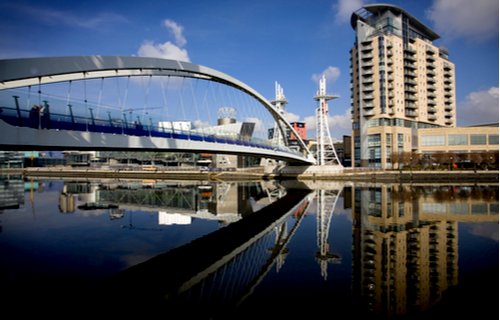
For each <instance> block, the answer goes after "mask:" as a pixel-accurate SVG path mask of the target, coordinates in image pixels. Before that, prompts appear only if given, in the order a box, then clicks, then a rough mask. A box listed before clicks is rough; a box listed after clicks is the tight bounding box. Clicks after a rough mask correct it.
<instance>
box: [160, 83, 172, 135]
mask: <svg viewBox="0 0 500 320" xmlns="http://www.w3.org/2000/svg"><path fill="white" fill-rule="evenodd" d="M169 81H170V76H168V78H167V90H168V83H169ZM160 83H161V92H162V94H163V106H162V108H161V112H160V120H163V109H164V108H165V111H167V94H166V92H165V91H166V90H165V88H164V86H163V77H160ZM166 117H167V118H168V112H167V116H166ZM162 128H163V131H165V126H164V125H162ZM158 129H159V128H158Z"/></svg>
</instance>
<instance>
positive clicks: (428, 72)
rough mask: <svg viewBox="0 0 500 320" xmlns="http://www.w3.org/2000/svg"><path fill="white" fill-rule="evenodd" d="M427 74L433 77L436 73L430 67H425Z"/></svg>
mask: <svg viewBox="0 0 500 320" xmlns="http://www.w3.org/2000/svg"><path fill="white" fill-rule="evenodd" d="M427 75H428V76H433V77H435V76H436V75H437V73H435V72H434V71H432V70H431V69H427Z"/></svg>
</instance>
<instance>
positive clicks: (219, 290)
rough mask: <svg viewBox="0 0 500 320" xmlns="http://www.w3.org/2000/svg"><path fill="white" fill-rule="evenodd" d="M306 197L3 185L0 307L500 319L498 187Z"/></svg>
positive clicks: (59, 312)
mask: <svg viewBox="0 0 500 320" xmlns="http://www.w3.org/2000/svg"><path fill="white" fill-rule="evenodd" d="M309 187H311V186H309ZM311 188H312V189H315V188H316V190H310V189H307V188H304V185H300V184H295V185H294V186H292V184H289V183H283V184H280V183H273V182H262V183H179V182H168V181H104V180H103V181H59V180H40V181H30V180H22V179H20V178H16V177H12V176H11V177H4V178H3V180H1V181H0V226H1V232H0V288H1V289H0V290H1V292H2V297H1V300H0V304H1V307H2V311H3V312H4V313H5V314H8V311H12V310H15V311H17V312H18V314H19V315H23V314H26V315H27V314H29V315H38V316H40V315H52V316H53V317H59V316H61V317H68V316H71V317H72V316H74V315H79V314H80V315H84V314H85V315H105V314H106V315H125V316H127V315H128V316H130V315H149V314H153V313H154V314H156V315H158V314H159V315H160V317H161V318H169V319H177V318H193V317H194V316H197V317H199V318H207V319H208V318H214V319H218V318H231V319H241V318H252V319H253V318H260V319H267V318H285V317H286V318H290V319H299V318H306V317H307V318H315V317H320V316H321V317H322V318H337V319H338V318H340V319H344V318H346V319H349V318H351V319H365V318H372V319H373V318H380V319H383V318H388V317H393V316H394V317H403V318H415V319H421V318H422V319H423V318H426V319H441V318H444V317H449V316H459V315H460V316H464V315H468V316H477V317H482V316H486V315H488V316H489V317H498V283H499V280H498V261H499V257H498V252H499V247H498V185H489V186H477V185H458V184H457V185H434V186H430V185H428V186H425V185H421V186H419V185H397V184H392V185H391V184H387V185H386V184H377V185H351V184H345V185H343V184H338V183H330V184H326V185H320V184H314V186H312V187H311ZM68 312H69V313H68Z"/></svg>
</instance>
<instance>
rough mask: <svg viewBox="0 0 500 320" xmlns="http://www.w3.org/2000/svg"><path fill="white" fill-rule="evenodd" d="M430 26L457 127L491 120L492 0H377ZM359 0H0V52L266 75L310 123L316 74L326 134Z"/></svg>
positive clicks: (266, 82) (341, 116) (345, 110)
mask: <svg viewBox="0 0 500 320" xmlns="http://www.w3.org/2000/svg"><path fill="white" fill-rule="evenodd" d="M383 2H384V3H387V4H393V5H396V6H398V7H401V8H402V9H404V10H405V11H407V12H408V13H410V14H411V15H413V16H414V17H415V18H417V19H418V20H420V21H422V22H423V23H424V24H426V25H427V26H429V27H430V28H431V29H433V30H435V31H436V32H437V33H438V34H439V35H440V36H441V39H438V40H437V41H435V42H434V44H435V45H437V46H439V45H444V46H446V47H448V49H449V53H450V61H451V62H452V63H454V64H455V66H456V100H457V126H465V125H473V124H482V123H492V122H498V117H499V116H498V109H499V107H498V106H499V104H498V98H499V89H498V86H499V85H498V80H499V73H498V71H499V52H498V25H499V20H498V1H495V0H481V1H477V2H471V1H467V0H423V1H418V2H407V1H397V0H390V1H383ZM373 3H377V2H376V1H365V0H351V1H349V0H338V1H337V0H331V1H326V0H320V1H315V2H313V3H310V2H306V1H297V2H293V3H290V2H285V1H267V2H264V1H254V2H252V3H250V4H243V3H233V2H230V1H217V2H215V3H205V2H202V1H186V2H183V3H177V2H169V1H163V2H160V1H144V2H142V3H141V6H137V5H135V3H134V5H132V2H127V1H125V2H123V1H122V2H116V1H109V2H106V3H101V2H97V1H94V0H88V1H81V2H78V3H74V2H72V3H66V2H63V1H36V2H33V1H18V2H16V3H10V2H9V3H7V2H5V1H2V2H0V8H2V10H0V12H1V13H0V16H1V18H2V19H1V20H0V26H1V27H2V30H4V31H3V33H2V34H0V41H1V43H2V44H3V45H2V47H3V50H0V59H11V58H30V57H49V56H75V55H78V56H80V55H123V56H141V57H157V58H167V59H175V60H182V61H187V62H192V63H195V64H200V65H203V66H206V67H209V68H212V69H215V70H218V71H221V72H223V73H225V74H227V75H229V76H231V77H234V78H236V79H238V80H240V81H242V82H244V83H245V84H247V85H249V86H250V87H252V88H253V89H255V90H256V91H257V92H259V93H260V94H261V95H262V96H264V97H265V98H266V99H268V100H273V99H274V91H275V82H277V83H279V84H280V85H281V87H282V88H283V90H284V95H285V96H286V99H287V100H288V101H289V103H288V104H287V105H286V107H285V110H286V112H287V113H288V116H287V117H288V120H290V121H304V122H306V124H307V127H308V130H307V137H308V138H312V137H314V136H315V135H316V132H315V123H316V120H315V109H316V108H317V104H316V102H315V101H314V95H315V94H316V91H317V90H318V88H319V87H318V80H319V78H321V76H322V75H323V74H325V76H326V78H327V80H326V81H327V83H326V84H327V92H328V93H332V94H339V95H340V98H339V99H335V100H333V101H331V102H330V103H329V110H330V119H329V125H330V130H331V135H332V137H333V138H338V139H341V138H342V135H350V134H351V132H350V128H351V117H350V89H349V86H350V76H349V50H350V49H351V48H352V46H353V44H354V37H355V32H354V30H353V29H352V28H351V26H350V17H351V14H352V12H354V11H356V10H358V9H360V8H361V7H362V6H363V5H365V4H373Z"/></svg>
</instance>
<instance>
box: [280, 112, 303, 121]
mask: <svg viewBox="0 0 500 320" xmlns="http://www.w3.org/2000/svg"><path fill="white" fill-rule="evenodd" d="M283 118H285V120H286V121H288V122H290V123H292V122H298V121H300V116H299V115H296V114H293V113H290V112H286V113H285V114H284V115H283Z"/></svg>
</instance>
